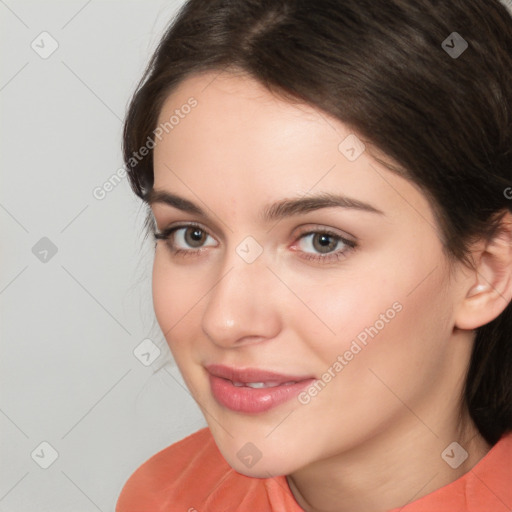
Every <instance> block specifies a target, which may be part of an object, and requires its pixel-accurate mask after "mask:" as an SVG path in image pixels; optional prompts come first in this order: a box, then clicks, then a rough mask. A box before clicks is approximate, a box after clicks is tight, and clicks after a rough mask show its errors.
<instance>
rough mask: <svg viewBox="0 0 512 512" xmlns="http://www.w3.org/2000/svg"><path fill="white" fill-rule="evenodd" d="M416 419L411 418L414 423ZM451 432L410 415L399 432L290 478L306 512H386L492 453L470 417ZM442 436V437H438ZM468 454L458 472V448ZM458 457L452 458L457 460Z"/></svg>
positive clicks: (388, 431) (385, 432) (388, 433)
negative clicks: (443, 456) (454, 445)
mask: <svg viewBox="0 0 512 512" xmlns="http://www.w3.org/2000/svg"><path fill="white" fill-rule="evenodd" d="M411 417H412V418H411ZM453 425H459V427H457V426H453V427H452V428H443V427H442V425H436V428H435V430H430V429H429V428H428V427H427V426H426V425H424V424H423V423H422V422H420V421H418V419H417V418H416V417H415V416H414V415H412V414H409V417H408V418H404V421H402V424H401V425H400V426H399V428H393V430H391V429H386V430H383V431H382V432H381V433H379V434H378V435H376V436H374V437H373V438H371V439H370V440H368V441H366V442H365V443H363V444H361V445H359V446H357V447H356V448H353V449H351V450H350V451H347V452H344V453H343V454H340V455H337V456H335V457H331V458H329V459H326V460H322V461H317V462H315V463H314V464H312V465H310V466H307V467H305V468H302V469H301V470H299V471H297V472H296V473H293V474H292V475H289V476H288V477H287V479H288V484H289V486H290V489H291V491H292V493H293V494H294V496H295V499H296V501H297V502H298V504H299V505H300V506H301V507H302V508H303V509H304V510H305V511H306V512H348V511H350V512H383V511H386V510H391V509H393V508H398V507H401V506H403V505H405V504H407V503H409V502H411V501H414V500H417V499H419V498H421V497H422V496H425V495H427V494H429V493H431V492H433V491H435V490H436V489H439V488H440V487H443V486H444V485H447V484H449V483H451V482H453V481H454V480H456V479H458V478H459V477H461V476H462V475H464V474H465V473H467V472H468V471H469V470H470V469H471V468H472V467H473V466H474V465H475V464H476V463H477V462H478V461H479V460H480V459H481V458H482V457H483V456H484V455H485V454H486V453H487V452H488V451H489V450H490V448H491V446H489V445H488V444H487V443H486V442H485V440H484V439H483V437H482V436H481V435H480V434H479V432H478V430H477V429H476V427H475V426H474V424H473V423H472V422H471V420H470V418H469V415H468V414H467V413H466V414H465V415H464V417H463V419H462V421H461V422H457V421H454V422H453ZM436 432H442V433H443V434H442V435H440V434H436ZM453 441H456V442H457V443H459V445H461V446H462V447H463V448H464V450H465V451H466V452H467V453H468V458H467V459H466V460H465V461H464V462H462V463H461V464H460V465H459V466H458V467H456V468H453V467H451V466H450V465H449V464H448V463H447V462H446V460H449V461H450V462H452V465H456V464H457V459H456V457H458V456H459V453H460V451H459V452H458V450H459V448H458V447H455V450H454V452H452V451H451V450H450V451H449V452H447V453H446V454H445V458H446V460H445V459H443V458H442V457H441V454H442V453H443V451H444V450H445V449H446V448H447V447H448V446H449V445H450V444H451V443H452V442H453ZM452 453H453V456H452Z"/></svg>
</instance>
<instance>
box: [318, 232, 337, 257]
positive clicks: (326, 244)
mask: <svg viewBox="0 0 512 512" xmlns="http://www.w3.org/2000/svg"><path fill="white" fill-rule="evenodd" d="M317 241H318V246H317V243H316V242H317ZM313 245H314V246H315V249H316V250H318V252H322V253H326V252H329V251H331V250H333V249H334V248H335V247H336V240H333V239H332V237H331V235H326V234H320V235H315V238H314V240H313Z"/></svg>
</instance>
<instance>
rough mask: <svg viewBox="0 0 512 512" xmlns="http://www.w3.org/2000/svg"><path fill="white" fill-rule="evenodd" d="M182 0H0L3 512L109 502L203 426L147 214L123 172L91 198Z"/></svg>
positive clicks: (107, 174) (111, 167) (117, 160)
mask: <svg viewBox="0 0 512 512" xmlns="http://www.w3.org/2000/svg"><path fill="white" fill-rule="evenodd" d="M181 4H182V2H181V1H169V0H166V1H165V0H159V1H157V0H153V1H147V0H146V1H144V2H143V1H142V0H141V1H138V2H137V1H119V0H118V1H105V0H93V1H86V0H80V1H66V2H64V1H62V2H56V1H44V2H43V1H38V2H36V1H33V2H29V1H14V0H2V1H0V48H1V50H0V51H1V53H2V60H1V66H0V119H1V123H0V126H1V134H0V145H1V147H0V155H1V184H0V233H1V241H0V248H1V249H0V260H1V264H0V336H1V337H0V341H1V357H0V379H1V382H0V390H1V391H0V439H1V443H0V450H1V451H0V461H1V462H0V512H36V511H37V512H43V511H51V512H61V511H66V512H68V511H70V512H71V511H73V512H74V511H78V512H89V511H91V512H92V511H98V510H99V511H103V512H107V511H113V510H114V506H115V502H116V500H117V497H118V495H119V492H120V490H121V487H122V485H123V484H124V482H125V481H126V479H127V478H128V477H129V476H130V474H131V473H132V472H133V471H134V470H135V469H136V468H137V467H138V466H139V465H140V464H141V463H142V462H144V461H145V460H147V459H148V458H149V457H150V456H152V455H153V454H155V453H156V452H158V451H159V450H161V449H163V448H164V447H166V446H168V445H170V444H172V443H173V442H175V441H176V440H178V439H181V438H183V437H185V436H186V435H187V434H189V433H191V432H193V431H196V430H198V429H199V428H202V427H203V426H205V425H206V423H205V421H204V419H203V417H202V415H201V413H200V411H199V409H198V407H197V406H196V404H195V402H193V400H192V399H191V397H190V396H189V394H188V392H187V391H186V390H185V389H184V388H183V387H182V385H183V381H182V379H181V377H180V376H179V373H178V371H177V369H176V367H175V366H174V365H173V363H172V362H170V355H169V351H168V348H167V345H166V344H165V340H163V337H162V335H161V332H160V330H159V328H158V325H157V324H156V322H155V320H154V315H153V310H152V302H151V263H152V246H151V242H150V241H146V242H144V237H143V221H144V217H145V211H144V209H143V208H142V207H141V205H140V202H139V201H138V200H136V198H135V196H134V195H133V194H132V192H131V190H130V188H129V185H128V183H127V180H126V178H124V179H122V180H120V182H119V183H118V184H117V186H115V187H113V188H112V190H110V191H109V192H108V193H106V194H105V197H104V198H103V199H96V198H95V197H94V194H93V191H94V190H95V189H96V188H97V187H101V186H102V185H103V184H104V183H105V182H106V181H108V180H109V179H110V178H111V177H112V176H113V175H115V174H116V173H117V171H118V169H120V168H122V164H123V163H122V158H121V151H120V141H121V128H122V122H121V121H122V119H123V117H124V113H125V109H126V106H127V103H128V100H129V98H130V95H131V93H132V92H133V90H134V88H135V85H136V83H137V81H138V80H139V78H140V76H141V74H142V71H143V69H144V67H145V65H146V63H147V60H148V58H149V56H150V54H151V51H152V50H153V49H154V47H155V46H156V44H157V42H158V39H159V37H160V36H161V34H162V31H163V29H164V27H165V26H166V25H167V23H168V22H169V20H170V18H171V17H172V16H173V14H174V13H175V12H176V10H177V8H178V7H179V6H180V5H181ZM44 31H46V32H48V33H49V34H50V36H40V34H41V33H42V32H44ZM54 40H55V41H56V43H55V42H54ZM33 41H35V42H34V46H35V48H36V49H37V51H35V50H34V49H33V48H32V47H31V44H32V42H33ZM56 44H58V48H57V49H56V50H55V51H54V52H53V53H52V54H51V55H49V56H48V55H47V53H48V52H49V51H50V50H51V49H52V45H53V46H55V45H56ZM39 52H40V53H39ZM45 52H46V53H45ZM43 56H44V57H46V58H43ZM120 174H121V175H122V172H121V173H120ZM97 195H99V194H97ZM43 238H45V239H48V240H49V241H51V242H48V240H43V241H41V239H43ZM55 249H56V250H57V252H56V253H55V254H53V252H54V251H55ZM45 251H46V252H45ZM145 339H150V340H151V341H150V342H148V341H146V342H145V344H143V345H142V346H141V348H140V349H138V350H137V347H138V346H139V345H140V344H141V342H144V340H145ZM148 349H149V350H148ZM134 350H135V353H134ZM158 350H160V355H159V357H157V358H156V359H154V357H155V356H156V355H158ZM136 354H138V355H139V358H137V357H136ZM143 354H147V355H145V356H144V355H143ZM153 359H154V360H153ZM166 361H167V364H166V365H165V366H163V367H162V365H164V363H166ZM150 362H151V364H149V363H150ZM146 364H147V365H148V366H146ZM158 368H161V369H160V370H159V371H157V370H158ZM43 442H44V443H49V445H50V446H48V445H47V444H41V443H43ZM54 450H55V452H56V453H57V454H58V456H57V458H56V459H55V460H54V461H53V458H54V457H55V452H54ZM52 461H53V462H52ZM50 463H51V464H50ZM48 464H50V465H49V466H48V467H47V468H46V469H44V467H42V466H46V465H48Z"/></svg>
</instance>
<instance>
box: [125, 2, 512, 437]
mask: <svg viewBox="0 0 512 512" xmlns="http://www.w3.org/2000/svg"><path fill="white" fill-rule="evenodd" d="M455 33H456V34H455ZM466 44H467V48H466V47H465V45H466ZM464 49H465V51H463V50H464ZM461 52H462V53H461ZM224 69H227V70H230V71H233V72H236V71H238V72H243V73H247V74H249V75H250V76H251V77H253V78H254V79H256V80H258V81H259V82H261V83H262V84H263V85H265V86H266V87H267V88H268V89H269V90H270V91H272V92H274V93H275V94H279V95H281V96H282V97H283V98H285V99H286V100H288V101H297V102H303V103H307V104H310V105H312V106H315V107H317V108H318V109H320V110H322V111H325V112H327V113H329V114H330V115H332V116H334V117H336V118H338V119H339V120H340V121H342V122H343V123H345V124H347V125H348V126H350V127H351V128H352V129H353V130H354V131H355V132H357V133H358V134H360V135H361V137H363V138H364V140H365V141H366V140H368V141H369V142H370V143H371V144H372V146H374V147H375V148H377V149H378V150H380V151H381V152H382V153H383V154H385V155H387V156H389V157H390V158H391V159H392V160H393V161H394V162H397V163H398V165H388V167H389V168H390V170H392V171H394V172H397V173H400V174H401V175H402V176H403V177H405V178H406V179H408V180H410V181H411V182H413V183H415V184H417V185H418V186H419V187H420V188H421V190H422V191H423V192H424V193H425V195H426V197H427V198H428V199H429V200H430V203H431V205H432V208H433V210H434V213H435V215H436V219H437V222H438V225H439V229H440V233H439V236H440V238H441V239H442V241H443V244H444V248H445V251H446V254H447V255H448V256H449V257H450V258H451V259H452V260H454V261H455V260H461V261H465V262H466V263H468V264H470V262H469V259H468V248H469V245H470V243H471V242H472V241H474V240H476V239H478V238H482V237H483V238H485V239H490V238H491V237H492V236H493V235H494V234H495V233H496V230H497V228H498V226H499V221H500V219H501V217H500V214H504V213H506V211H512V200H511V195H510V194H507V193H506V191H507V190H508V191H512V190H511V189H510V186H511V181H512V179H511V178H512V17H511V16H510V14H509V13H508V11H507V10H506V9H505V7H504V6H503V5H502V4H501V3H500V2H499V1H498V0H485V1H484V0H449V1H440V0H414V1H413V0H315V1H314V2H313V1H311V0H189V1H188V2H186V3H185V4H184V6H183V7H182V9H181V10H180V12H179V13H178V16H177V17H176V18H175V19H174V20H172V22H171V24H170V26H169V28H168V29H167V30H166V32H165V34H164V35H163V37H162V39H161V41H160V43H159V45H158V47H157V49H156V51H155V53H154V55H153V56H152V58H151V60H150V62H149V65H148V67H147V69H146V72H145V73H144V76H143V77H142V80H141V82H140V83H139V86H138V87H137V90H136V92H135V94H134V96H133V98H132V101H131V103H130V106H129V110H128V113H127V117H126V121H125V126H124V139H123V150H124V159H125V164H126V166H127V168H128V169H129V179H130V183H131V186H132V188H133V190H134V191H135V193H136V194H137V195H138V196H139V197H140V198H142V199H144V198H145V197H146V196H147V194H148V192H149V191H150V190H151V188H152V186H153V158H152V152H151V151H149V154H148V155H147V156H146V157H145V158H143V159H138V158H137V159H136V158H134V154H136V153H137V151H138V150H139V148H141V147H143V146H144V145H146V144H147V141H148V140H150V139H151V137H152V135H154V130H155V129H156V124H157V119H158V116H159V113H160V110H161V108H162V105H163V102H164V101H165V99H166V98H167V97H168V96H169V94H170V93H171V92H172V91H173V90H174V89H175V88H176V87H177V85H179V84H180V83H181V82H182V81H183V80H184V79H186V78H187V77H188V76H190V75H192V74H194V73H199V72H203V71H209V70H218V71H222V70H224ZM382 163H384V164H386V162H382ZM386 165H387V164H386ZM148 218H149V217H148ZM147 226H148V227H149V228H151V227H152V223H151V222H148V223H147ZM511 333H512V305H511V303H509V304H508V306H507V308H506V309H505V311H504V312H503V313H502V314H501V315H500V316H499V317H497V318H496V319H495V320H494V321H492V322H490V323H488V324H487V325H484V326H482V327H480V328H479V329H477V334H476V339H475V344H474V349H473V353H472V358H471V362H470V365H469V369H468V374H467V379H466V385H465V389H464V397H463V399H464V401H465V403H466V404H467V406H468V409H469V412H470V414H471V417H472V418H473V420H474V421H475V423H476V425H477V427H478V429H479V431H480V433H481V434H482V436H483V437H484V438H485V439H486V441H487V442H488V443H490V444H491V445H493V444H495V443H496V441H497V440H498V439H499V438H500V437H501V436H502V435H503V433H504V432H506V431H509V430H512V334H511Z"/></svg>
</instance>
